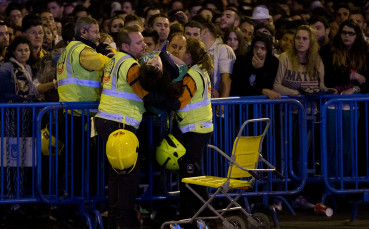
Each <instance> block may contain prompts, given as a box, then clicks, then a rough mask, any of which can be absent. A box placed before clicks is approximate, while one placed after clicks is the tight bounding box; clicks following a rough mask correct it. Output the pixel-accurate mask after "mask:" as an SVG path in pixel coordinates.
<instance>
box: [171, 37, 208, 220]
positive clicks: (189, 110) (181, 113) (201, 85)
mask: <svg viewBox="0 0 369 229" xmlns="http://www.w3.org/2000/svg"><path fill="white" fill-rule="evenodd" d="M183 61H184V62H185V63H186V64H187V66H188V68H189V70H188V71H187V74H186V75H185V77H184V78H183V82H182V86H183V93H182V95H181V96H180V97H179V101H180V102H181V106H180V109H179V110H178V111H176V115H175V118H176V124H177V125H175V126H176V127H175V128H174V130H173V135H174V136H175V137H176V138H177V139H178V140H179V141H180V142H181V143H182V145H183V146H184V147H185V148H186V154H185V155H184V156H183V157H181V158H180V159H179V160H178V164H179V168H180V170H179V176H180V180H181V179H182V178H184V177H193V176H201V175H203V170H202V158H203V154H204V152H205V146H206V144H207V142H208V140H209V139H210V136H211V135H212V133H213V122H212V117H213V112H212V108H211V102H210V99H211V83H210V78H209V73H210V72H213V62H212V59H211V57H210V55H209V54H208V53H207V52H206V46H205V44H204V43H202V42H201V41H199V40H197V39H193V38H188V39H187V42H186V52H185V54H184V55H183ZM177 127H178V128H177ZM193 188H194V189H195V190H196V191H197V192H198V193H199V194H200V195H201V196H202V197H203V198H204V199H207V198H208V192H207V189H206V188H205V187H199V186H197V187H193ZM180 193H181V194H180V207H179V210H180V215H181V218H188V217H192V216H193V215H194V214H195V212H197V211H198V210H199V208H200V207H201V205H202V204H201V202H200V201H193V200H195V199H196V197H195V196H194V194H193V193H192V192H191V191H189V190H188V189H187V188H186V187H185V185H184V184H183V183H181V184H180Z"/></svg>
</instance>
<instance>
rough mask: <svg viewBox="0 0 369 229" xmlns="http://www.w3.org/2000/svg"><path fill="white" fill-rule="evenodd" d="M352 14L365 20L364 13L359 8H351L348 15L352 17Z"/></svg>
mask: <svg viewBox="0 0 369 229" xmlns="http://www.w3.org/2000/svg"><path fill="white" fill-rule="evenodd" d="M352 14H361V15H362V16H363V18H364V20H365V13H364V11H363V10H362V9H361V8H359V7H355V8H353V9H351V10H350V15H352Z"/></svg>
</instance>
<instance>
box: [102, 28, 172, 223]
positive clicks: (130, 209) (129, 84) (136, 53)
mask: <svg viewBox="0 0 369 229" xmlns="http://www.w3.org/2000/svg"><path fill="white" fill-rule="evenodd" d="M116 43H117V47H118V48H119V50H120V52H118V53H117V54H115V56H114V57H113V58H112V60H111V61H110V62H109V63H108V64H107V66H106V67H105V70H104V79H103V91H102V95H101V101H100V104H99V108H98V113H97V114H96V117H97V118H96V129H97V132H98V134H99V135H100V136H101V138H102V139H103V141H104V142H105V143H107V141H108V139H109V136H110V135H111V133H113V132H114V131H116V130H118V129H125V130H128V131H131V132H136V129H138V128H139V126H140V123H141V120H142V115H143V113H144V112H145V108H144V103H147V104H152V105H153V106H155V107H158V108H161V109H171V110H177V109H179V102H178V101H177V100H175V101H174V100H169V99H167V98H166V96H165V95H163V94H160V93H148V92H147V91H145V90H144V89H143V88H142V86H141V84H140V81H139V80H138V77H139V72H140V65H139V64H138V62H137V58H140V57H141V56H142V55H143V54H144V50H145V43H144V41H143V37H142V35H141V33H140V32H139V31H138V29H137V28H132V27H128V28H126V29H123V30H122V31H120V32H118V34H117V38H116ZM166 106H168V108H167V107H166ZM108 176H109V178H108V194H109V206H108V214H109V217H108V228H116V227H118V228H129V229H134V228H138V226H139V222H138V219H137V216H136V209H135V199H136V197H137V192H138V186H139V180H140V163H139V162H138V163H136V164H135V166H134V167H132V168H128V170H121V171H117V170H116V169H114V168H113V167H112V166H109V175H108Z"/></svg>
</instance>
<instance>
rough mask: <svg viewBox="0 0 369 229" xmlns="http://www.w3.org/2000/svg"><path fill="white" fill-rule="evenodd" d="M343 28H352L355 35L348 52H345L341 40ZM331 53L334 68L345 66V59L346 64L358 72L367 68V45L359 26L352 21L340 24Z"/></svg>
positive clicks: (345, 49)
mask: <svg viewBox="0 0 369 229" xmlns="http://www.w3.org/2000/svg"><path fill="white" fill-rule="evenodd" d="M344 26H348V27H350V28H353V29H354V30H355V33H356V39H355V41H354V44H353V45H352V46H351V49H350V50H347V48H346V47H345V45H344V44H343V41H342V38H341V33H342V29H343V27H344ZM332 51H333V65H334V66H340V65H346V63H347V58H349V61H348V62H349V65H350V67H351V68H354V69H356V70H358V71H361V70H366V69H368V66H367V65H366V63H367V60H368V44H367V43H366V41H365V39H364V35H363V32H362V31H361V28H360V26H359V25H358V24H357V23H356V22H355V21H354V20H352V19H348V20H346V21H344V22H342V24H341V26H340V27H339V29H338V32H337V34H336V36H335V37H334V38H333V41H332Z"/></svg>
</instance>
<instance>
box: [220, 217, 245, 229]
mask: <svg viewBox="0 0 369 229" xmlns="http://www.w3.org/2000/svg"><path fill="white" fill-rule="evenodd" d="M226 220H227V221H228V222H229V223H230V224H231V225H232V226H233V227H232V228H228V227H226V226H223V229H247V226H246V223H245V220H244V219H243V218H242V217H240V216H228V217H226Z"/></svg>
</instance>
